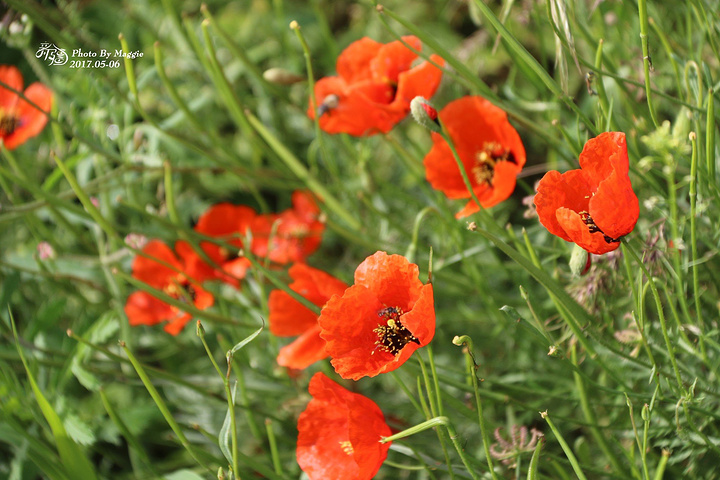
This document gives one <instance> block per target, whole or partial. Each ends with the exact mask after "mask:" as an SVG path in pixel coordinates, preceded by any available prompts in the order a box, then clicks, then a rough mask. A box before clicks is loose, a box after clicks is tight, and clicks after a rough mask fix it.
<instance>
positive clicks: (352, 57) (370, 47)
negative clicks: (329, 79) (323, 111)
mask: <svg viewBox="0 0 720 480" xmlns="http://www.w3.org/2000/svg"><path fill="white" fill-rule="evenodd" d="M382 47H383V44H382V43H379V42H376V41H375V40H373V39H371V38H368V37H363V38H361V39H360V40H357V41H355V42H353V43H351V44H350V45H348V47H347V48H346V49H345V50H343V52H342V53H341V54H340V55H339V56H338V59H337V64H336V66H335V68H336V70H337V73H338V75H339V76H340V78H342V79H343V80H344V81H345V82H346V83H348V84H352V83H355V82H361V81H363V80H369V79H370V77H371V71H370V62H371V60H372V59H373V57H375V56H376V55H377V54H378V51H379V50H380V49H381V48H382ZM318 101H322V99H319V100H318Z"/></svg>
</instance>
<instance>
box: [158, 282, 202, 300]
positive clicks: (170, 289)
mask: <svg viewBox="0 0 720 480" xmlns="http://www.w3.org/2000/svg"><path fill="white" fill-rule="evenodd" d="M163 290H164V292H165V293H167V294H168V295H170V296H171V297H173V298H175V299H177V300H180V301H181V302H185V303H195V298H196V297H197V292H196V291H195V288H194V287H193V286H192V285H191V284H189V283H185V282H183V283H179V282H174V283H171V284H170V285H168V286H167V287H165V288H164V289H163Z"/></svg>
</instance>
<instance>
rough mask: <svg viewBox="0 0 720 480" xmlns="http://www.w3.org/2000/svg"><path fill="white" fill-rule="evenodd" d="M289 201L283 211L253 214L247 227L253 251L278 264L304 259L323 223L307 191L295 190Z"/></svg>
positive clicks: (315, 245) (319, 238)
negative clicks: (253, 216) (248, 227)
mask: <svg viewBox="0 0 720 480" xmlns="http://www.w3.org/2000/svg"><path fill="white" fill-rule="evenodd" d="M292 203H293V206H292V208H289V209H287V210H285V211H284V212H281V213H278V214H272V215H258V216H257V217H255V220H254V221H253V223H252V227H251V229H252V234H253V242H252V251H253V253H254V254H255V255H257V256H259V257H268V258H270V260H271V261H273V262H276V263H280V264H286V263H290V262H304V261H305V258H306V257H307V256H308V255H310V254H311V253H313V252H314V251H315V250H317V248H318V247H319V246H320V242H321V241H322V234H323V231H324V230H325V224H324V223H323V222H322V221H321V220H320V209H319V208H318V206H317V203H315V199H314V198H313V196H312V195H311V194H310V193H309V192H303V191H295V192H293V194H292ZM275 223H277V227H276V229H275V231H274V232H273V225H274V224H275Z"/></svg>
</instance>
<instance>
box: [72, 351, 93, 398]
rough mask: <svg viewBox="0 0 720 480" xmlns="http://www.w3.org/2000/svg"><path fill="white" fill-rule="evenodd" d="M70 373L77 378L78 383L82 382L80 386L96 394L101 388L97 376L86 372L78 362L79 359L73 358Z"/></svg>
mask: <svg viewBox="0 0 720 480" xmlns="http://www.w3.org/2000/svg"><path fill="white" fill-rule="evenodd" d="M70 371H71V372H72V374H73V375H74V376H75V378H77V381H78V382H80V385H82V386H83V387H85V388H87V389H88V390H90V391H93V392H94V391H96V390H98V389H99V388H100V380H98V378H97V377H96V376H95V375H93V374H92V373H90V372H88V371H87V370H85V368H84V367H83V366H82V364H81V363H80V361H79V360H78V357H75V358H73V360H72V365H71V366H70Z"/></svg>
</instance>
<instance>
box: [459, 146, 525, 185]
mask: <svg viewBox="0 0 720 480" xmlns="http://www.w3.org/2000/svg"><path fill="white" fill-rule="evenodd" d="M497 162H512V163H517V162H516V161H515V156H514V155H513V154H512V152H511V151H510V150H509V149H507V148H505V147H503V146H502V145H500V144H499V143H498V142H485V144H484V145H483V148H482V150H480V151H479V152H477V153H476V154H475V164H474V165H473V167H472V168H471V169H470V173H472V175H473V177H474V178H475V182H476V183H477V184H483V183H487V184H488V186H492V180H493V177H494V176H495V165H496V164H497Z"/></svg>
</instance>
